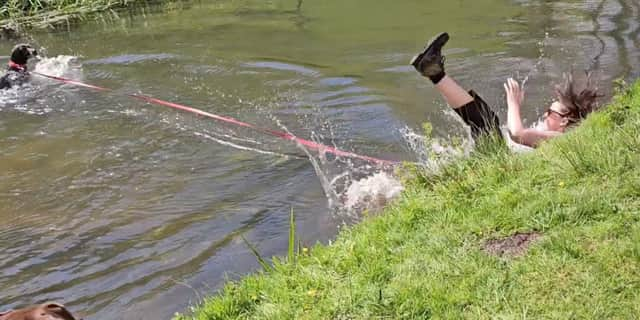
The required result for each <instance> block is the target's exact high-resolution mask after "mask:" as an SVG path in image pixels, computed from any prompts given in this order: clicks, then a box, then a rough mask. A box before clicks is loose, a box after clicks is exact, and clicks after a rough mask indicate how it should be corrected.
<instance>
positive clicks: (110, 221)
mask: <svg viewBox="0 0 640 320" xmlns="http://www.w3.org/2000/svg"><path fill="white" fill-rule="evenodd" d="M638 21H640V5H639V4H638V3H637V2H636V1H634V0H608V1H592V0H587V1H525V0H519V1H507V0H473V1H472V0H454V1H445V2H443V1H431V0H430V1H416V0H402V1H398V0H395V1H389V0H381V1H364V0H349V1H337V0H326V1H309V0H306V1H297V0H291V1H284V0H274V1H259V0H255V1H248V0H244V1H230V0H220V1H211V2H205V1H203V2H193V3H187V2H185V3H182V4H172V5H165V6H162V7H154V8H143V9H142V10H138V11H136V12H135V13H132V14H128V13H119V14H118V16H115V15H112V14H107V15H104V16H101V17H99V18H98V19H96V20H91V21H86V22H84V23H82V24H81V25H76V26H69V27H67V28H65V27H63V28H60V29H58V30H56V31H51V32H39V33H35V34H33V35H32V37H31V39H30V41H31V42H32V43H33V44H34V45H36V46H37V47H38V48H39V49H40V51H41V52H44V53H45V54H44V58H43V59H42V60H41V61H40V62H39V63H38V65H37V66H35V68H36V70H38V71H41V72H45V73H48V74H54V75H61V76H65V77H69V78H73V79H76V80H82V81H85V82H89V83H93V84H98V85H101V86H106V87H110V88H113V89H114V92H112V93H101V92H95V91H90V90H87V89H83V88H78V87H74V86H71V85H62V84H60V83H56V82H55V81H51V80H46V79H42V78H37V77H36V78H34V79H33V82H32V83H31V84H30V85H28V86H27V87H25V88H21V89H20V90H9V91H5V92H2V93H0V309H4V308H11V307H16V306H20V305H24V304H30V303H36V302H41V301H44V300H58V301H61V302H64V303H65V304H67V305H68V306H69V307H70V308H71V309H72V310H74V311H75V312H78V313H79V314H82V315H83V316H84V317H86V318H89V319H166V318H170V317H171V316H172V315H173V314H174V313H175V312H184V311H188V307H189V306H191V305H193V304H195V303H196V302H198V301H199V300H200V299H201V298H202V297H203V296H204V295H208V294H213V293H215V291H216V290H217V289H219V288H220V287H221V285H222V283H223V282H224V281H225V279H237V278H239V277H241V276H242V275H244V274H246V273H248V272H251V271H253V270H255V269H256V268H257V267H258V264H257V262H256V259H255V257H254V256H253V255H252V254H251V252H250V251H249V250H248V248H247V246H246V245H245V244H244V242H243V240H242V238H241V236H244V237H246V238H247V240H248V241H250V242H251V243H253V244H255V245H256V246H257V247H258V249H259V250H260V252H261V253H262V254H263V255H264V256H267V257H269V256H273V255H282V254H283V253H284V252H285V250H286V247H287V233H288V218H289V212H290V210H293V211H294V212H295V214H296V218H297V228H298V234H299V235H300V237H301V241H302V243H303V244H304V245H312V244H314V243H316V242H322V243H327V242H328V241H330V239H332V238H333V237H335V234H336V232H337V231H338V230H339V228H340V227H341V226H342V225H343V224H349V223H353V222H354V221H357V220H358V218H359V216H360V215H361V214H362V213H361V210H362V207H367V206H375V205H378V204H379V202H385V201H380V199H382V200H386V199H387V198H390V197H392V196H393V195H395V194H397V193H398V191H399V189H400V187H399V185H398V183H397V182H396V181H395V180H394V178H393V176H392V175H390V174H388V173H385V172H380V171H379V170H377V169H376V167H375V166H373V165H371V164H369V163H367V162H366V161H360V160H354V159H346V158H337V159H336V158H335V157H333V156H331V155H329V156H326V157H322V156H319V155H318V153H317V152H315V151H305V150H304V149H301V148H300V147H298V146H296V145H295V144H294V143H291V142H289V141H284V140H281V139H278V138H276V137H271V136H265V135H264V134H262V133H260V132H256V131H252V130H249V129H246V128H238V127H235V126H232V125H229V124H225V123H221V122H218V121H214V120H209V119H206V118H203V117H198V116H195V115H193V114H189V113H184V112H179V111H177V110H173V109H169V108H166V107H162V106H156V105H149V104H146V103H144V102H141V101H137V100H133V99H130V98H127V97H126V96H123V94H127V93H143V94H148V95H152V96H154V97H157V98H160V99H165V100H169V101H174V102H178V103H182V104H186V105H189V106H192V107H196V108H201V109H203V110H206V111H208V112H212V113H215V114H218V115H223V116H230V117H234V118H236V119H239V120H241V121H245V122H248V123H252V124H256V125H258V126H261V127H265V128H271V129H276V130H282V131H287V132H290V133H292V134H295V135H297V136H299V137H302V138H309V139H313V140H314V141H317V142H320V143H323V144H326V145H330V146H336V147H338V148H340V149H343V150H347V151H351V152H356V153H359V154H364V155H369V156H375V157H379V158H383V159H390V160H406V161H424V159H425V157H429V154H431V153H433V152H436V151H437V150H432V149H427V150H424V149H423V148H420V147H417V146H416V143H415V138H416V133H419V132H420V130H421V129H420V128H421V124H422V123H423V122H425V121H429V122H431V123H432V125H433V128H434V135H435V136H436V137H438V138H440V139H441V141H443V142H442V143H443V144H445V142H446V141H451V139H452V137H461V138H463V139H464V138H466V137H467V132H466V131H465V130H464V128H463V127H462V126H461V124H460V122H459V121H458V120H457V119H456V118H455V117H453V116H452V113H451V112H450V111H448V109H447V107H446V105H444V103H443V102H442V100H441V99H440V97H439V96H438V94H437V92H435V91H434V90H433V87H432V85H431V84H430V83H429V82H428V81H425V79H423V78H421V77H419V76H418V75H417V74H416V73H415V72H414V71H413V70H412V69H411V68H410V67H409V66H408V61H409V60H410V59H411V57H412V55H413V54H414V53H416V52H417V51H419V50H420V49H421V48H422V46H423V45H424V42H425V41H426V40H427V39H429V38H430V37H431V36H432V35H434V34H436V33H438V32H440V31H448V32H449V33H450V34H451V41H450V43H449V44H448V45H447V46H446V51H445V54H446V55H447V71H448V73H449V74H450V75H451V76H453V77H454V78H455V79H457V80H459V81H460V82H461V83H462V84H463V85H464V86H466V87H468V88H473V89H475V90H476V91H478V92H480V93H481V94H482V95H483V97H484V99H485V100H486V101H487V102H489V103H490V104H492V105H493V106H494V107H495V109H496V110H497V111H498V112H499V114H500V116H501V117H502V118H503V119H504V116H505V103H504V94H503V92H502V82H503V81H504V80H505V79H506V78H507V77H509V76H513V77H516V78H518V79H520V80H525V79H526V80H527V85H526V87H527V101H526V106H525V109H524V110H523V113H524V115H525V117H526V122H527V123H529V124H531V123H534V122H535V121H536V120H537V117H538V115H539V114H540V113H541V112H542V110H543V109H544V108H545V106H546V105H547V104H548V103H549V102H550V101H551V95H550V93H551V92H552V88H553V84H554V82H556V81H559V79H560V77H561V74H562V72H564V71H569V70H571V69H572V68H573V69H574V70H576V71H581V70H584V69H590V70H594V71H595V73H596V75H597V78H598V79H599V81H600V84H601V87H602V88H603V91H605V92H607V93H609V92H611V85H610V83H611V82H612V80H614V79H618V78H623V79H632V78H635V77H637V76H638V73H639V72H640V53H639V51H638V49H637V48H638V44H639V42H640V38H639V33H640V29H639V25H638ZM12 46H13V43H9V42H1V43H0V52H7V53H8V52H9V50H10V48H11V47H12ZM7 59H8V58H7V57H6V56H5V57H2V61H6V60H7ZM3 63H4V62H3ZM418 137H419V136H418ZM419 144H420V143H419V142H418V145H419ZM369 199H373V202H368V201H367V200H369ZM352 205H353V206H352ZM374 209H375V208H374Z"/></svg>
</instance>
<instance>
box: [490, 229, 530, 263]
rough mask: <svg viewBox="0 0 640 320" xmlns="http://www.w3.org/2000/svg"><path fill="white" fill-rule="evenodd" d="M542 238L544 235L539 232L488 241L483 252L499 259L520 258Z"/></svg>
mask: <svg viewBox="0 0 640 320" xmlns="http://www.w3.org/2000/svg"><path fill="white" fill-rule="evenodd" d="M541 237H542V235H541V234H540V233H538V232H524V233H520V232H518V233H516V234H514V235H512V236H508V237H506V238H501V239H491V240H487V241H485V243H484V244H483V245H482V250H483V251H484V252H486V253H488V254H490V255H493V256H498V257H503V256H506V257H519V256H522V255H524V254H525V253H526V252H527V249H529V246H530V245H531V244H532V243H533V242H535V241H536V240H538V239H540V238H541Z"/></svg>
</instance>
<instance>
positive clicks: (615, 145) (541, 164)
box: [177, 83, 640, 319]
mask: <svg viewBox="0 0 640 320" xmlns="http://www.w3.org/2000/svg"><path fill="white" fill-rule="evenodd" d="M525 232H536V233H537V234H538V235H539V237H538V239H537V240H536V241H534V242H532V243H531V244H530V246H529V247H528V250H527V251H526V252H524V253H523V254H522V255H520V256H510V255H508V254H505V255H502V256H499V255H498V256H496V255H492V254H489V253H487V251H486V245H487V243H488V241H489V242H490V241H491V240H492V239H501V238H503V237H508V236H512V235H514V234H517V233H525ZM281 260H287V259H279V260H278V259H276V262H275V264H274V266H273V267H272V268H271V269H270V270H267V271H263V272H260V273H257V274H254V275H250V276H247V277H246V278H244V279H242V280H241V281H239V282H237V283H228V284H227V285H226V286H225V288H224V289H223V290H222V291H221V292H220V294H219V295H217V296H214V297H212V298H210V299H207V300H206V301H204V302H203V304H202V305H201V306H198V307H196V308H195V310H194V313H193V314H192V315H182V316H177V319H189V318H191V317H193V318H194V319H236V318H243V319H244V318H251V319H426V318H430V317H433V318H441V319H453V318H469V319H486V318H501V319H525V318H531V319H633V318H636V317H637V315H638V314H640V280H639V279H640V83H639V84H636V85H635V86H633V87H632V88H630V89H627V90H624V91H623V92H621V93H619V94H618V96H617V97H616V98H615V100H614V102H613V103H612V104H611V105H610V106H609V107H607V109H606V110H605V111H602V112H600V113H598V114H595V115H592V116H591V117H590V118H589V119H588V120H587V121H586V122H585V123H584V124H583V125H582V126H580V127H579V128H577V129H576V130H573V131H572V132H571V133H569V134H566V135H565V136H563V137H560V138H557V139H555V140H553V141H551V142H549V143H547V144H545V145H543V146H542V147H541V148H539V149H537V150H536V151H535V152H532V153H529V154H511V153H509V152H508V151H505V150H497V151H494V152H484V153H483V152H477V153H476V154H474V155H473V156H471V157H469V158H467V159H464V160H460V161H458V162H455V163H453V164H451V165H449V166H448V167H446V168H445V169H444V170H442V172H440V173H438V174H437V175H431V176H430V175H428V174H425V173H420V172H418V173H417V175H416V177H414V178H412V179H411V181H409V182H408V187H407V190H406V192H405V193H404V194H403V196H402V198H401V199H399V200H398V201H397V203H396V204H395V205H393V206H392V207H390V208H388V210H386V212H385V213H384V214H383V215H381V216H379V217H375V218H371V219H368V220H366V221H364V222H363V223H361V224H359V225H357V226H355V227H353V228H352V229H349V230H344V231H343V232H342V233H341V234H340V235H339V237H338V239H337V240H336V241H335V242H334V243H333V244H331V245H329V246H320V245H318V246H316V247H314V248H311V249H309V250H308V251H306V250H305V251H304V252H302V253H300V254H299V255H298V256H297V257H296V259H288V260H294V261H290V262H278V261H281Z"/></svg>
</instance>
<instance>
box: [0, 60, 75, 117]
mask: <svg viewBox="0 0 640 320" xmlns="http://www.w3.org/2000/svg"><path fill="white" fill-rule="evenodd" d="M75 60H76V57H73V56H57V57H53V58H46V57H45V58H41V59H40V60H39V61H38V63H37V64H36V65H35V71H38V72H41V73H45V74H50V75H54V76H73V77H78V76H79V75H80V74H81V72H80V68H79V66H76V65H75V64H74V62H75ZM50 85H51V82H50V81H48V80H45V79H42V78H39V77H37V76H35V75H31V79H30V81H29V82H26V83H24V84H21V85H18V86H14V87H12V88H9V89H5V90H0V111H1V110H14V111H18V112H22V113H26V114H30V115H45V114H48V113H50V112H52V111H53V110H54V108H53V107H51V101H49V100H48V99H49V98H50V97H51V96H52V95H51V92H50V90H49V86H50Z"/></svg>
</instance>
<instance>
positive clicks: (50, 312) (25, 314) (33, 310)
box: [0, 302, 76, 320]
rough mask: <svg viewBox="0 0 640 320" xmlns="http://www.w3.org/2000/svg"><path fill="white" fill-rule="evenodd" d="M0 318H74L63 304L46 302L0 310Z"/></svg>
mask: <svg viewBox="0 0 640 320" xmlns="http://www.w3.org/2000/svg"><path fill="white" fill-rule="evenodd" d="M0 320H76V318H75V317H74V316H73V315H72V314H71V312H69V310H67V308H65V307H64V306H63V305H61V304H58V303H55V302H47V303H43V304H38V305H34V306H30V307H26V308H22V309H18V310H12V311H7V312H0Z"/></svg>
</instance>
